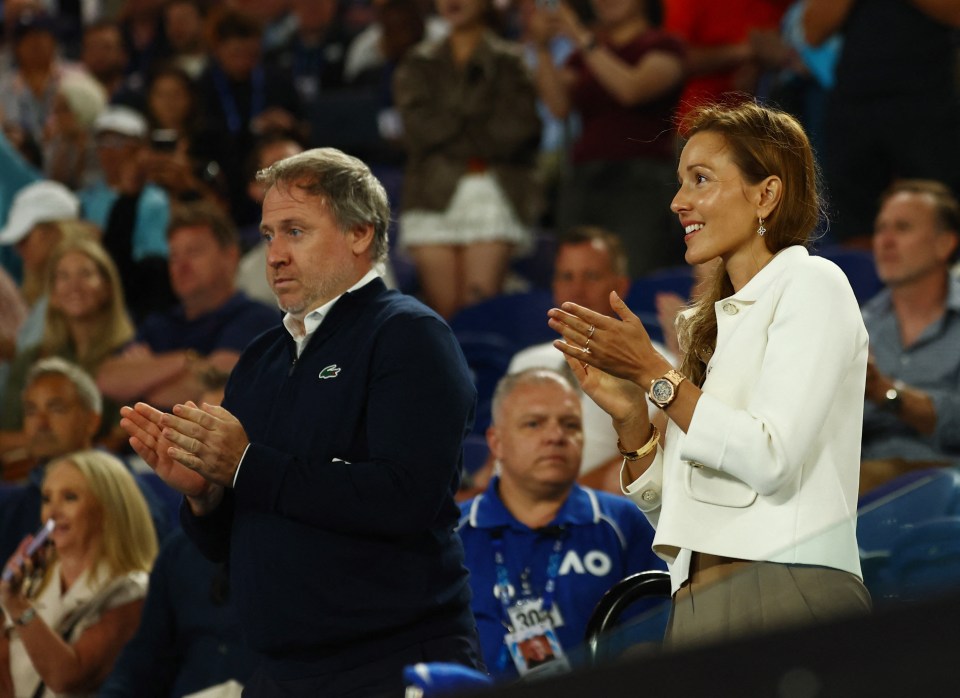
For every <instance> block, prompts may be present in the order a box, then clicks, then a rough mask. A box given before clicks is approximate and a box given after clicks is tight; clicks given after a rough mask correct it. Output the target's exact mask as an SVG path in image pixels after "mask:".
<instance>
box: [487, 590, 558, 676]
mask: <svg viewBox="0 0 960 698" xmlns="http://www.w3.org/2000/svg"><path fill="white" fill-rule="evenodd" d="M553 617H556V618H557V619H559V621H560V622H559V624H560V625H562V624H563V618H562V617H561V616H560V611H559V609H557V608H556V607H555V606H553V607H551V608H550V609H549V610H546V611H545V610H543V600H542V599H527V600H524V601H521V602H520V603H518V604H516V605H515V606H513V607H512V608H511V609H510V625H511V627H512V628H513V632H509V633H507V634H506V635H504V637H503V642H504V644H505V645H506V646H507V649H508V650H509V652H510V657H511V658H512V659H513V663H514V665H515V666H516V667H517V672H518V673H519V674H520V676H527V675H528V674H536V675H537V676H541V675H542V676H547V675H551V674H560V673H565V672H567V671H569V670H570V662H569V661H568V660H567V657H566V655H565V654H564V652H563V647H562V646H561V644H560V640H559V639H558V638H557V634H556V632H555V631H554V627H555V626H554V622H553Z"/></svg>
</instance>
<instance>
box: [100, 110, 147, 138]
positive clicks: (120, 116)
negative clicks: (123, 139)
mask: <svg viewBox="0 0 960 698" xmlns="http://www.w3.org/2000/svg"><path fill="white" fill-rule="evenodd" d="M93 131H94V133H104V132H111V133H119V134H120V135H122V136H129V137H131V138H146V137H147V120H146V119H145V118H144V117H143V114H141V113H140V112H138V111H137V110H136V109H131V108H130V107H123V106H109V107H107V108H106V109H104V110H103V111H102V112H101V113H100V115H99V116H98V117H97V118H96V119H95V120H94V122H93Z"/></svg>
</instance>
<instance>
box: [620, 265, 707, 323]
mask: <svg viewBox="0 0 960 698" xmlns="http://www.w3.org/2000/svg"><path fill="white" fill-rule="evenodd" d="M692 288H693V270H692V269H691V268H690V267H688V266H679V267H668V268H666V269H660V270H658V271H654V272H651V273H650V274H646V275H645V276H641V277H638V278H636V279H634V280H633V281H632V282H631V284H630V290H629V291H628V292H627V297H626V298H624V300H625V301H626V303H627V307H629V308H630V310H632V311H633V312H634V313H636V315H637V317H639V318H640V321H641V322H642V323H643V326H644V328H646V330H647V334H649V335H650V339H652V340H653V341H655V342H663V330H662V328H661V327H660V321H659V320H658V318H657V305H656V299H657V294H658V293H676V294H677V295H678V296H681V297H683V298H689V297H690V290H691V289H692Z"/></svg>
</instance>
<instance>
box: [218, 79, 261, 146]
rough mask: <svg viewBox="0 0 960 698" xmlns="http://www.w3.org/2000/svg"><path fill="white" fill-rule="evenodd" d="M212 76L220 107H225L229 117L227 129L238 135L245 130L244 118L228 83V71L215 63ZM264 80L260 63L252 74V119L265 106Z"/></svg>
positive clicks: (225, 112)
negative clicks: (224, 70)
mask: <svg viewBox="0 0 960 698" xmlns="http://www.w3.org/2000/svg"><path fill="white" fill-rule="evenodd" d="M210 76H211V77H212V78H213V86H214V87H215V88H216V90H217V97H219V98H220V108H221V109H223V115H224V116H225V117H226V119H227V129H229V131H230V133H232V134H233V135H236V134H238V133H240V131H241V130H243V120H242V119H241V118H240V108H239V107H238V106H237V100H236V99H234V96H233V93H232V92H231V91H230V85H229V84H228V83H227V76H226V73H224V72H223V69H222V68H221V67H220V66H219V65H216V64H214V65H213V66H212V67H211V70H210ZM263 80H264V78H263V67H262V66H259V65H258V66H257V67H256V68H254V69H253V72H252V73H251V74H250V83H251V85H250V86H251V92H250V120H253V118H254V117H256V116H258V115H259V114H260V112H262V111H263V108H264V101H265V99H264V90H263Z"/></svg>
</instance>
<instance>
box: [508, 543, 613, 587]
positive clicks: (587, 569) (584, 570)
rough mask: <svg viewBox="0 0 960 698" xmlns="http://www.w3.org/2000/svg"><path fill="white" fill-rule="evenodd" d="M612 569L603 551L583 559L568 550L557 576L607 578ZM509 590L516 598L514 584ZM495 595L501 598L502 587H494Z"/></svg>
mask: <svg viewBox="0 0 960 698" xmlns="http://www.w3.org/2000/svg"><path fill="white" fill-rule="evenodd" d="M612 569H613V562H612V561H611V560H610V556H609V555H607V554H606V553H605V552H603V551H602V550H591V551H589V552H588V553H587V554H586V555H584V556H583V557H580V555H579V554H578V553H577V551H576V550H568V551H567V554H566V555H564V556H563V561H562V562H561V563H560V571H559V572H558V573H557V576H558V577H563V576H566V575H568V574H592V575H593V576H595V577H606V576H607V575H608V574H610V570H612ZM509 589H510V596H511V597H512V596H514V595H515V594H516V591H515V590H514V588H513V585H512V584H511V585H509ZM493 595H494V596H497V597H499V596H500V587H499V586H498V585H496V584H494V586H493Z"/></svg>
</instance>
